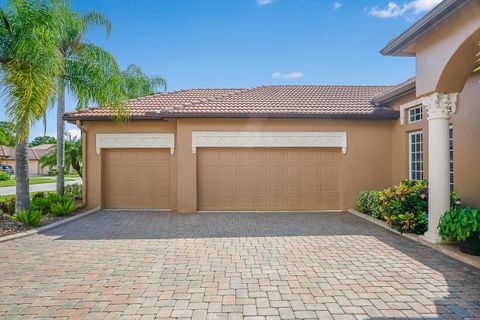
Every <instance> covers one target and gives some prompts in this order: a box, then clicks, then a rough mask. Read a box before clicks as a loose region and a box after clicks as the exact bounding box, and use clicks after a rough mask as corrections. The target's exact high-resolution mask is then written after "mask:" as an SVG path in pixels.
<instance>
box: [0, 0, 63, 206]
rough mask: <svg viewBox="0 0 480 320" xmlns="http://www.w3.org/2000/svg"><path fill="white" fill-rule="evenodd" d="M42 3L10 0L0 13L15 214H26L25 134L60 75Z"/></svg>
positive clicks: (50, 19) (50, 18)
mask: <svg viewBox="0 0 480 320" xmlns="http://www.w3.org/2000/svg"><path fill="white" fill-rule="evenodd" d="M57 22H58V21H57V20H56V17H55V16H54V15H53V14H52V10H51V5H50V3H48V2H46V1H41V0H37V1H32V0H10V1H9V2H8V3H7V4H6V5H5V6H4V7H0V86H1V91H0V94H1V96H3V97H4V98H5V100H6V105H5V109H6V115H7V117H8V118H9V119H10V120H11V121H12V122H13V123H14V125H15V131H16V151H15V154H16V168H15V175H16V180H17V187H16V196H17V201H16V210H17V211H18V210H20V209H29V208H30V198H29V185H28V158H27V147H28V134H29V129H30V125H32V124H33V123H34V122H36V121H38V120H39V119H40V118H41V116H42V115H43V113H44V112H45V109H46V107H47V103H48V99H49V97H50V96H51V94H52V92H53V91H54V89H55V85H56V82H55V79H56V77H57V75H58V74H60V73H61V70H62V63H61V56H60V54H59V52H58V48H57V47H58V46H57V44H58V28H57V27H56V23H57Z"/></svg>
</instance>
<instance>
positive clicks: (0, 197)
mask: <svg viewBox="0 0 480 320" xmlns="http://www.w3.org/2000/svg"><path fill="white" fill-rule="evenodd" d="M37 192H39V191H34V192H30V198H32V196H33V195H34V194H35V193H37ZM41 192H45V193H56V192H55V191H41ZM11 196H14V194H9V195H7V196H0V202H2V201H5V200H6V199H7V198H10V197H11Z"/></svg>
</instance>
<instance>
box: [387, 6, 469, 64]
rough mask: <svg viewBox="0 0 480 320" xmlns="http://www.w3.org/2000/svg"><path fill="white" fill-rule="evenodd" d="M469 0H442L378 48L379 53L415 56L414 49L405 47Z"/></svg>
mask: <svg viewBox="0 0 480 320" xmlns="http://www.w3.org/2000/svg"><path fill="white" fill-rule="evenodd" d="M470 1H471V0H444V1H442V2H441V3H440V4H438V5H437V6H436V7H435V8H433V9H432V10H431V11H430V12H429V13H427V14H426V15H425V16H424V17H422V18H421V19H420V20H418V21H417V22H416V23H415V24H414V25H412V26H411V27H410V28H408V29H407V30H405V31H404V32H403V33H402V34H401V35H399V36H398V37H396V38H395V39H393V40H391V41H390V42H389V43H388V44H387V45H386V46H385V47H384V48H383V49H382V50H380V53H381V54H382V55H384V56H410V57H413V56H415V52H414V51H412V50H409V51H406V50H405V49H406V48H407V47H409V46H411V45H412V44H413V43H414V42H415V41H416V40H417V39H419V38H420V37H421V36H423V35H424V34H425V33H427V32H428V31H430V30H431V29H433V28H435V27H436V26H437V25H438V24H440V23H442V22H443V21H444V20H445V19H447V18H448V17H450V16H451V15H452V14H454V13H455V12H456V11H458V10H459V9H460V8H462V7H463V6H465V5H466V4H468V3H469V2H470Z"/></svg>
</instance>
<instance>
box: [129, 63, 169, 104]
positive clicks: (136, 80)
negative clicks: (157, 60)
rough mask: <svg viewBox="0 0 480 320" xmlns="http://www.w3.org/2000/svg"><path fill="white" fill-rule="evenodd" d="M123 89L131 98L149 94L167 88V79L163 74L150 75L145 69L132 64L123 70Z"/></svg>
mask: <svg viewBox="0 0 480 320" xmlns="http://www.w3.org/2000/svg"><path fill="white" fill-rule="evenodd" d="M122 77H123V88H124V89H123V90H124V91H125V94H126V96H127V97H128V98H129V99H133V98H138V97H143V96H147V95H149V94H152V93H156V92H158V89H163V90H166V89H167V81H166V80H165V79H163V78H162V77H161V76H154V77H149V76H147V75H146V74H145V73H144V72H143V70H142V69H141V68H140V67H139V66H137V65H135V64H131V65H129V66H128V68H127V70H125V71H122Z"/></svg>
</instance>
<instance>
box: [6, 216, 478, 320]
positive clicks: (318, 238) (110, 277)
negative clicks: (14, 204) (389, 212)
mask: <svg viewBox="0 0 480 320" xmlns="http://www.w3.org/2000/svg"><path fill="white" fill-rule="evenodd" d="M34 317H38V318H65V319H66V318H72V319H80V318H82V319H119V318H120V319H138V318H141V319H153V318H155V317H157V318H176V319H179V318H184V319H187V318H193V319H242V318H244V319H293V318H296V319H315V318H320V319H332V318H333V319H385V318H391V319H393V318H404V319H405V318H418V319H425V318H427V319H460V318H480V270H477V269H473V268H471V267H468V266H466V265H464V264H462V263H460V262H458V261H456V260H453V259H451V258H449V257H447V256H445V255H442V254H440V253H437V252H436V251H433V250H432V249H429V248H427V247H424V246H422V245H419V244H417V243H415V242H412V241H410V240H408V239H405V238H403V237H399V236H397V235H394V234H392V233H390V232H388V231H386V230H384V229H381V228H379V227H377V226H375V225H372V224H369V223H368V222H366V221H363V220H362V219H359V218H357V217H355V216H352V215H350V214H341V213H318V214H316V213H197V214H175V213H160V212H145V211H143V212H142V211H138V212H128V211H102V212H99V213H97V214H94V215H92V216H88V217H86V218H82V219H80V220H77V221H75V222H72V223H69V224H66V225H64V226H61V227H59V228H56V229H53V230H50V231H48V232H46V233H44V234H39V235H35V236H30V237H25V238H20V239H17V240H13V241H9V242H5V243H0V318H2V319H9V318H11V319H21V318H34Z"/></svg>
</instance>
